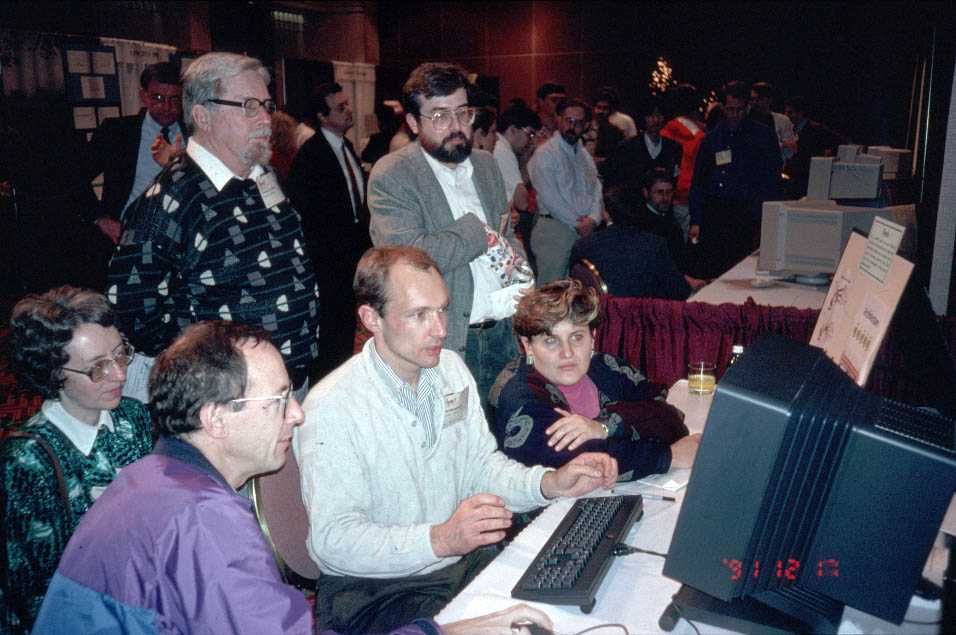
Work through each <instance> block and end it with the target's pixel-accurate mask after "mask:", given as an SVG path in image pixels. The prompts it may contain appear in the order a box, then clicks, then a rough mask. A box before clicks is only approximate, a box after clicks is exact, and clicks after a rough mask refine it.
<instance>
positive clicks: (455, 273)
mask: <svg viewBox="0 0 956 635" xmlns="http://www.w3.org/2000/svg"><path fill="white" fill-rule="evenodd" d="M467 85H468V82H467V80H466V78H465V72H464V71H463V70H462V69H461V68H460V67H458V66H455V65H453V64H443V63H428V64H422V65H421V66H419V67H418V68H416V69H415V70H414V71H412V74H411V75H409V78H408V81H406V82H405V86H404V101H405V113H406V114H405V122H406V123H407V124H408V127H409V128H411V130H412V132H414V133H415V134H416V135H418V136H417V138H416V140H415V142H414V143H411V144H409V145H407V146H405V147H404V148H402V149H401V150H398V151H396V152H393V153H391V154H388V155H386V156H384V157H382V158H381V159H379V161H378V163H376V164H375V167H374V168H373V169H372V175H371V176H370V177H369V193H368V198H369V211H370V212H371V216H372V218H371V236H372V242H373V243H375V245H412V246H414V247H418V248H419V249H422V250H423V251H425V252H426V253H428V255H429V256H431V257H432V259H434V261H435V262H436V263H437V264H438V267H439V269H440V270H441V273H442V275H443V276H444V278H445V281H446V282H447V284H448V291H449V294H450V300H451V304H450V306H449V308H448V337H447V340H446V346H447V348H450V349H451V350H453V351H455V352H456V353H458V354H460V355H461V356H462V357H464V358H465V363H466V364H467V365H468V368H469V370H471V372H472V374H473V375H474V376H475V381H476V382H477V384H478V392H479V395H478V396H479V398H480V399H481V403H482V405H486V404H487V398H488V391H489V390H490V389H491V386H492V384H493V383H494V380H495V377H496V376H497V375H498V372H499V371H501V369H502V368H503V367H504V366H505V364H507V363H508V362H509V361H510V360H511V359H513V358H514V357H515V356H517V353H518V349H517V344H516V343H515V340H514V334H513V333H512V329H511V316H512V315H514V312H515V301H516V298H517V296H518V294H519V293H520V291H521V290H522V289H526V288H528V287H529V286H530V284H531V275H530V270H529V269H528V268H527V267H526V262H525V257H524V249H523V248H522V246H521V243H520V241H518V239H517V238H515V235H514V231H513V229H512V227H511V224H510V222H509V221H510V214H509V213H508V195H507V194H506V192H505V186H504V181H503V180H502V177H501V171H500V170H499V169H498V165H497V163H496V162H495V159H494V157H492V156H491V154H489V153H487V152H485V151H483V150H472V147H471V146H472V144H471V137H472V124H473V123H474V121H475V109H474V108H473V107H471V106H470V105H469V103H468V93H467V90H466V87H467Z"/></svg>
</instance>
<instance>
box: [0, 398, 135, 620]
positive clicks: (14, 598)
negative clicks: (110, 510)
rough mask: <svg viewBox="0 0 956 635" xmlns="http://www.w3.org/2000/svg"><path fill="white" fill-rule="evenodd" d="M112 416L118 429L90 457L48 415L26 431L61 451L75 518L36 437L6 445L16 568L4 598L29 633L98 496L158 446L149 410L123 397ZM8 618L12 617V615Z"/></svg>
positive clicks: (2, 451) (9, 535) (9, 533)
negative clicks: (64, 555)
mask: <svg viewBox="0 0 956 635" xmlns="http://www.w3.org/2000/svg"><path fill="white" fill-rule="evenodd" d="M111 414H112V416H113V424H114V431H113V432H112V433H111V432H109V430H108V429H106V428H101V429H100V433H99V434H98V435H97V437H96V442H95V443H94V444H93V449H92V451H91V452H90V455H89V456H88V457H87V456H84V455H83V453H82V452H80V451H79V450H78V449H77V448H76V446H74V445H73V444H72V443H71V442H70V441H69V439H67V438H66V436H65V435H64V434H63V433H62V432H61V431H60V429H59V428H57V427H56V426H55V425H53V424H52V423H51V422H50V421H49V420H48V419H46V417H45V416H44V414H43V412H39V413H37V414H36V415H34V417H33V418H32V419H30V420H29V421H28V422H27V423H26V424H25V426H24V428H23V429H24V430H25V431H27V432H30V433H32V434H33V435H36V436H39V437H42V438H43V439H45V440H46V441H47V442H48V443H49V444H50V446H51V447H52V448H53V451H54V453H55V454H56V456H57V458H58V459H59V461H60V465H61V466H62V468H63V476H64V477H65V479H66V485H67V491H68V492H69V496H70V503H71V507H72V517H70V514H68V513H66V510H65V509H63V504H62V502H61V498H60V494H59V489H58V485H57V479H56V473H55V472H54V470H53V467H52V465H51V464H50V460H49V457H48V455H47V454H46V452H45V451H44V450H43V448H42V447H40V445H39V444H38V443H37V442H36V441H33V440H29V439H10V440H7V441H6V442H4V443H3V444H2V445H0V465H2V468H3V472H2V474H3V488H4V491H5V501H4V502H5V507H4V510H3V515H4V518H3V522H4V523H5V533H6V539H7V544H6V549H7V558H8V561H9V564H10V571H9V575H8V578H7V580H6V581H5V588H3V596H4V599H5V602H4V605H5V609H6V610H7V611H16V612H17V613H18V617H17V618H14V621H13V623H14V624H15V623H16V619H19V621H20V622H21V623H22V625H23V626H26V627H27V628H29V626H30V625H31V624H32V623H33V620H34V619H35V618H36V614H37V611H38V610H39V609H40V604H41V603H42V601H43V596H44V594H45V593H46V589H47V586H48V585H49V584H50V579H51V578H52V577H53V573H54V571H55V570H56V566H57V562H58V561H59V559H60V555H61V554H62V553H63V550H64V549H65V548H66V543H67V542H68V541H69V539H70V536H71V535H73V531H74V530H75V529H76V526H77V525H78V524H79V522H80V518H81V517H82V516H83V514H84V513H86V510H88V509H89V508H90V506H91V505H92V504H93V500H94V496H95V495H96V494H98V493H99V492H100V491H102V489H101V488H105V487H106V486H107V485H109V484H110V482H112V481H113V479H114V478H115V477H116V474H117V472H118V470H119V468H121V467H123V466H126V465H129V464H130V463H132V462H133V461H136V460H137V459H139V458H140V457H143V456H145V455H146V454H148V453H149V452H150V450H151V449H152V447H153V437H152V426H151V424H150V419H149V412H148V411H147V409H146V407H145V406H144V405H143V404H141V403H139V402H138V401H136V400H134V399H123V400H122V401H120V404H119V406H117V408H116V409H115V410H113V411H111ZM94 488H95V490H94ZM4 617H5V619H7V620H10V619H11V616H10V615H9V614H8V615H6V616H4Z"/></svg>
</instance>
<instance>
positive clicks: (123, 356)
mask: <svg viewBox="0 0 956 635" xmlns="http://www.w3.org/2000/svg"><path fill="white" fill-rule="evenodd" d="M119 346H120V347H122V348H120V350H119V352H116V353H113V354H112V355H110V356H109V357H107V358H105V359H101V360H98V361H95V362H93V364H92V365H91V366H90V367H89V368H87V369H86V370H78V369H76V368H67V367H66V366H64V367H63V370H68V371H70V372H71V373H76V374H78V375H86V376H87V377H89V378H90V381H91V382H93V383H94V384H98V383H100V382H101V381H103V380H104V379H106V378H107V377H109V376H110V375H112V374H113V372H114V371H118V370H125V369H126V367H127V366H129V364H130V362H132V361H133V353H135V352H136V351H135V349H134V348H133V345H132V344H130V343H129V342H123V343H122V344H120V345H119ZM117 348H119V347H117Z"/></svg>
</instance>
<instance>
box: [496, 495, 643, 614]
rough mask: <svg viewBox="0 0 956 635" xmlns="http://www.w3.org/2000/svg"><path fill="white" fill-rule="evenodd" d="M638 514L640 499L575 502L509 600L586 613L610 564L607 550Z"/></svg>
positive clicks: (616, 497) (639, 512) (630, 497)
mask: <svg viewBox="0 0 956 635" xmlns="http://www.w3.org/2000/svg"><path fill="white" fill-rule="evenodd" d="M643 513H644V505H643V499H642V498H641V497H640V496H605V497H600V498H580V499H578V500H577V501H575V502H574V505H573V506H572V507H571V509H569V510H568V513H567V514H565V516H564V519H563V520H562V521H561V524H560V525H558V526H557V528H556V529H555V530H554V532H553V533H552V534H551V537H550V538H548V542H546V543H545V545H544V547H542V548H541V551H539V552H538V555H537V556H535V559H534V560H533V561H532V562H531V564H530V565H529V566H528V568H527V570H525V572H524V575H522V576H521V579H520V580H518V584H516V585H515V588H514V589H512V590H511V597H513V598H515V599H519V600H530V601H532V602H544V603H545V604H577V605H578V606H580V607H581V610H582V611H583V612H585V613H590V612H591V609H593V608H594V596H595V594H597V590H598V587H599V586H601V581H602V580H603V579H604V574H606V573H607V569H608V567H609V566H611V559H612V558H613V556H612V555H611V551H612V550H613V549H614V546H615V545H616V544H618V543H619V542H621V541H622V540H624V538H625V537H626V536H627V532H628V531H630V529H631V526H632V525H633V524H634V523H635V522H636V521H637V520H638V519H639V518H640V517H641V515H642V514H643Z"/></svg>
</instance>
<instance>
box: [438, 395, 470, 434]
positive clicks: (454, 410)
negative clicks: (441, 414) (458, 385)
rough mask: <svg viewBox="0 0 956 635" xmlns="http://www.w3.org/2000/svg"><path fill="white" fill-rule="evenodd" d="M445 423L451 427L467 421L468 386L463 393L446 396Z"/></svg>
mask: <svg viewBox="0 0 956 635" xmlns="http://www.w3.org/2000/svg"><path fill="white" fill-rule="evenodd" d="M444 399H445V423H444V424H443V425H446V426H450V425H454V424H456V423H458V422H460V421H464V420H465V413H466V412H468V386H465V387H464V389H462V391H461V392H456V393H452V394H450V395H445V396H444Z"/></svg>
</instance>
